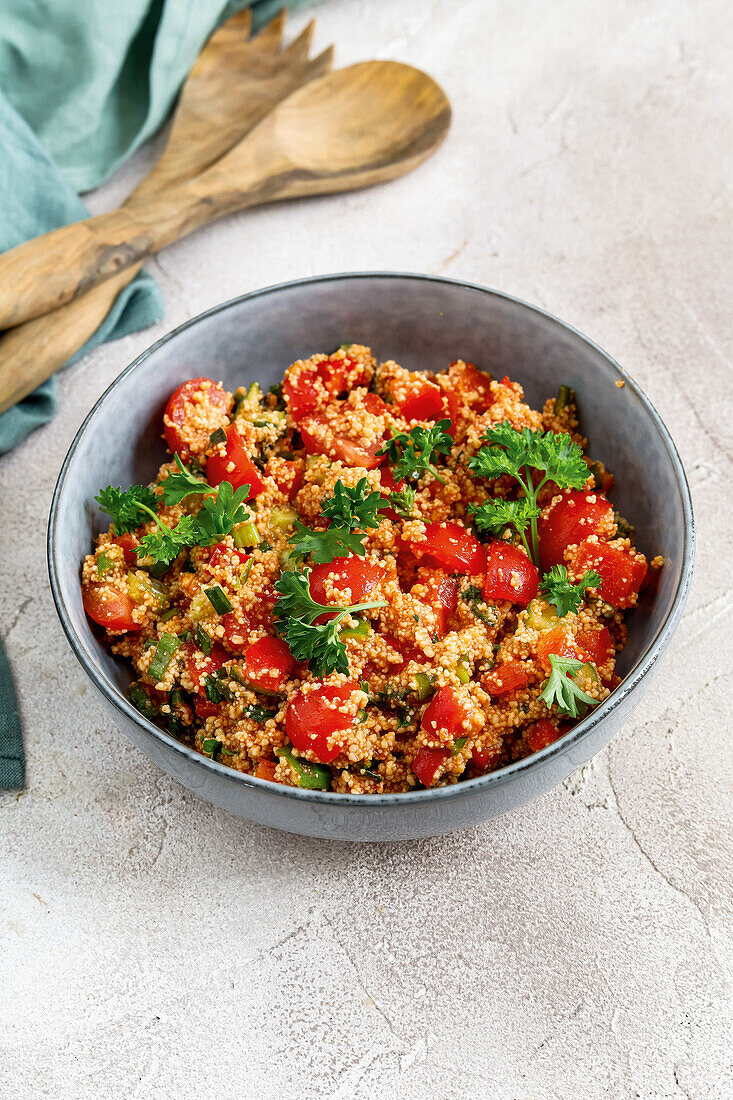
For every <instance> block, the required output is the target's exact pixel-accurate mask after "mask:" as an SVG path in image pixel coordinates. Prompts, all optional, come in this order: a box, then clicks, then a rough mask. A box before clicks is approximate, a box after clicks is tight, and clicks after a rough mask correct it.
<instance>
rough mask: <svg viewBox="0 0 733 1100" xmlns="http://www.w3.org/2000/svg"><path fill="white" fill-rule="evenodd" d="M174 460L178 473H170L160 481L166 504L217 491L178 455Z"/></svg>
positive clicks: (178, 502) (177, 502)
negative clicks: (185, 464) (186, 465)
mask: <svg viewBox="0 0 733 1100" xmlns="http://www.w3.org/2000/svg"><path fill="white" fill-rule="evenodd" d="M174 460H175V463H176V466H177V467H178V473H170V474H168V476H167V477H166V478H165V479H164V480H163V481H162V482H161V483H160V487H161V490H162V492H163V501H164V503H165V504H180V502H181V501H182V500H185V499H186V497H190V496H193V495H194V494H196V495H198V494H199V493H207V494H210V495H211V494H214V493H215V492H216V490H215V489H212V487H211V486H210V485H209V483H208V481H206V480H205V479H204V478H202V477H199V476H198V475H197V474H194V473H193V472H192V471H191V470H190V469H187V468H186V467H185V466H184V465H183V463H182V462H181V459H180V457H179V456H178V455H175V456H174Z"/></svg>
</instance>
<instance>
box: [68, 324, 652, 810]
mask: <svg viewBox="0 0 733 1100" xmlns="http://www.w3.org/2000/svg"><path fill="white" fill-rule="evenodd" d="M523 397H524V393H523V390H522V387H521V386H520V385H519V383H518V382H515V381H510V379H509V378H503V379H501V380H495V379H492V378H491V377H490V376H489V375H488V374H485V373H483V372H482V371H480V370H478V369H477V368H476V367H475V366H473V365H472V364H471V363H466V362H463V361H461V360H459V361H457V362H454V363H452V364H451V365H450V367H449V368H448V369H447V370H446V371H444V372H441V373H437V374H432V373H428V372H410V371H407V370H405V369H403V368H402V367H400V366H399V365H398V364H397V363H395V362H392V361H388V362H385V363H381V364H377V362H376V361H375V359H374V357H373V356H372V354H371V351H370V349H369V348H366V347H362V346H359V345H353V344H352V345H343V346H342V347H340V348H339V349H338V350H337V351H335V352H333V353H332V354H319V355H313V356H311V358H309V359H306V360H299V361H298V362H296V363H293V364H292V366H290V367H289V368H288V369H287V370H286V371H285V377H284V380H283V382H282V384H280V385H278V386H273V387H272V388H271V389H270V391H269V392H268V393H263V392H262V391H261V389H260V388H259V386H258V385H256V384H254V385H252V386H250V387H249V388H248V389H246V390H245V389H240V390H237V392H236V393H229V392H227V391H226V390H225V389H223V387H222V386H221V384H218V383H216V382H214V381H212V380H211V379H209V378H194V379H191V380H190V381H187V382H184V384H183V385H181V386H179V388H178V389H177V390H176V391H175V392H174V393H173V394H172V396H171V397H170V400H169V401H168V404H167V406H166V409H165V414H164V417H163V434H164V437H165V440H166V443H167V446H168V449H169V451H170V453H171V460H170V461H169V462H166V463H165V464H164V465H163V466H162V467H161V468H160V470H159V472H158V476H157V478H156V479H155V481H154V482H152V483H151V484H149V485H134V486H132V487H130V488H127V489H119V488H114V487H112V486H108V487H106V488H103V489H101V490H100V493H99V495H98V496H97V498H96V499H97V501H98V503H99V505H100V507H101V509H102V510H103V511H104V512H106V513H107V514H108V515H109V516H110V519H111V523H110V526H109V528H108V530H107V531H105V532H104V533H102V534H101V535H100V536H99V538H98V539H97V545H96V549H95V551H94V553H93V554H90V555H89V556H88V557H87V558H86V559H85V561H84V566H83V575H82V588H83V600H84V607H85V609H86V612H87V614H88V615H89V616H90V618H91V619H93V620H94V621H95V622H96V623H98V624H99V625H100V626H101V627H103V628H104V630H105V633H106V637H107V639H108V641H109V644H110V646H111V649H112V651H113V652H114V653H116V654H118V655H120V656H121V657H123V658H126V659H127V660H128V661H129V662H130V663H131V664H132V666H133V668H134V670H135V680H134V682H133V684H132V686H131V689H130V695H131V699H132V701H133V703H134V704H135V705H136V706H137V707H138V709H139V710H140V711H141V712H142V713H143V714H144V715H145V716H146V717H147V718H149V719H151V720H152V721H154V722H156V723H158V724H159V725H161V726H162V727H164V728H165V729H167V730H169V731H170V733H172V734H173V735H174V736H176V737H178V738H180V739H181V740H182V741H184V742H185V743H186V744H189V745H192V746H194V747H195V748H196V749H197V750H198V751H199V752H201V753H203V754H205V755H206V756H209V757H211V758H212V759H216V760H218V761H219V762H220V763H222V764H225V765H227V766H228V767H230V768H234V769H236V770H238V771H241V772H246V773H248V774H253V775H255V776H257V777H259V778H261V779H266V780H270V781H272V782H274V783H283V784H288V785H291V786H297V787H303V788H309V789H315V790H331V791H340V792H347V793H353V794H364V795H368V794H372V793H378V792H384V791H388V792H399V791H410V790H414V789H415V788H420V787H421V786H422V787H433V786H443V785H446V784H451V783H456V782H457V781H459V780H461V779H465V778H470V777H473V776H476V775H480V774H483V773H485V772H488V771H493V770H494V769H496V768H499V767H502V766H503V765H505V764H507V763H509V762H511V761H513V760H517V759H519V758H521V757H525V756H527V755H529V754H531V753H534V752H537V751H538V750H539V749H541V748H544V747H545V746H546V745H548V744H550V743H551V742H553V741H555V740H557V738H559V737H560V736H562V734H563V733H565V732H566V731H567V730H568V729H570V728H571V726H572V725H573V724H574V723H575V722H577V721H578V720H579V719H580V718H581V717H583V716H584V715H585V714H586V713H587V712H588V710H589V709H590V708H592V707H595V706H597V705H598V704H599V703H600V702H601V701H602V700H604V699H605V698H606V697H607V696H608V694H609V693H610V691H611V690H612V689H613V688H614V687H615V686H616V684H617V683H618V682H619V680H618V677H617V675H616V673H615V661H616V654H617V653H618V652H619V651H620V650H621V649H622V648H623V646H624V643H625V639H626V627H625V625H624V621H623V612H624V610H625V609H627V608H631V607H633V606H634V604H635V603H636V601H637V597H638V593H639V590H640V587H641V586H642V585H643V584H644V583H646V579H647V577H648V569H647V562H646V559H645V557H644V555H643V554H641V553H639V552H638V551H637V550H636V549H635V548H634V545H633V541H632V531H631V529H630V528H629V527H628V525H627V524H626V523H625V522H624V520H623V519H621V517H619V516H618V515H617V514H616V513H615V512H614V508H613V505H612V504H611V503H610V501H609V500H608V497H607V493H608V491H609V490H610V488H611V486H612V484H613V477H612V475H611V474H610V473H609V472H608V471H607V470H606V469H605V468H604V467H603V465H602V464H601V463H599V462H594V461H592V460H591V459H590V458H588V457H587V456H586V454H585V447H586V441H585V440H584V439H583V438H582V436H581V434H580V433H579V424H578V412H577V409H576V402H575V396H574V394H573V392H572V390H570V389H569V388H568V387H566V386H562V387H561V388H560V391H559V393H558V395H557V396H556V397H554V398H550V399H548V400H547V401H546V403H545V405H544V407H543V408H542V410H541V411H537V410H535V409H532V408H530V407H529V405H527V404H526V403H525V402H524V401H523ZM651 564H652V567H653V568H654V569H656V568H658V567H659V566H660V565H661V559H655V560H654V561H653V562H652V563H651Z"/></svg>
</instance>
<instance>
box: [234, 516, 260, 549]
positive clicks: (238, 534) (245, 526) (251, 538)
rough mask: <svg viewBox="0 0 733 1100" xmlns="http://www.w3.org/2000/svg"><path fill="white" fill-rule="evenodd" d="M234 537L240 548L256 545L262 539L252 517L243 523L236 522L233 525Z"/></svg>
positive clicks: (236, 544)
mask: <svg viewBox="0 0 733 1100" xmlns="http://www.w3.org/2000/svg"><path fill="white" fill-rule="evenodd" d="M232 538H233V539H234V545H235V546H236V547H237V549H238V550H246V549H247V548H248V547H250V546H256V545H257V543H258V542H259V541H260V536H259V533H258V531H257V528H256V527H255V525H254V523H253V522H252V520H251V519H250V520H244V521H243V522H242V523H235V525H234V527H232Z"/></svg>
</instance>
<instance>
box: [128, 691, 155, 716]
mask: <svg viewBox="0 0 733 1100" xmlns="http://www.w3.org/2000/svg"><path fill="white" fill-rule="evenodd" d="M130 702H131V703H132V704H133V706H135V707H137V709H138V710H139V711H140V713H141V714H142V715H143V716H144V717H145V718H150V719H153V718H157V717H158V708H157V706H156V705H155V703H154V702H153V700H152V699H151V698H150V696H149V695H148V693H147V691H146V690H145V688H144V687H143V686H142V684H130Z"/></svg>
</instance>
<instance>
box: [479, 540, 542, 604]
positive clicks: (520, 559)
mask: <svg viewBox="0 0 733 1100" xmlns="http://www.w3.org/2000/svg"><path fill="white" fill-rule="evenodd" d="M539 586H540V575H539V573H538V572H537V567H536V566H535V565H533V564H532V562H531V561H530V560H529V558H528V557H527V555H526V554H525V553H524V551H523V550H520V549H519V547H518V546H512V545H511V543H508V542H502V541H501V540H500V539H494V541H493V542H492V543H491V544H490V545H489V550H488V554H487V558H486V576H485V577H484V599H485V600H511V601H512V603H518V604H521V605H522V606H523V607H526V606H527V604H528V603H529V601H530V600H533V599H534V598H535V596H536V595H537V592H538V591H539Z"/></svg>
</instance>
